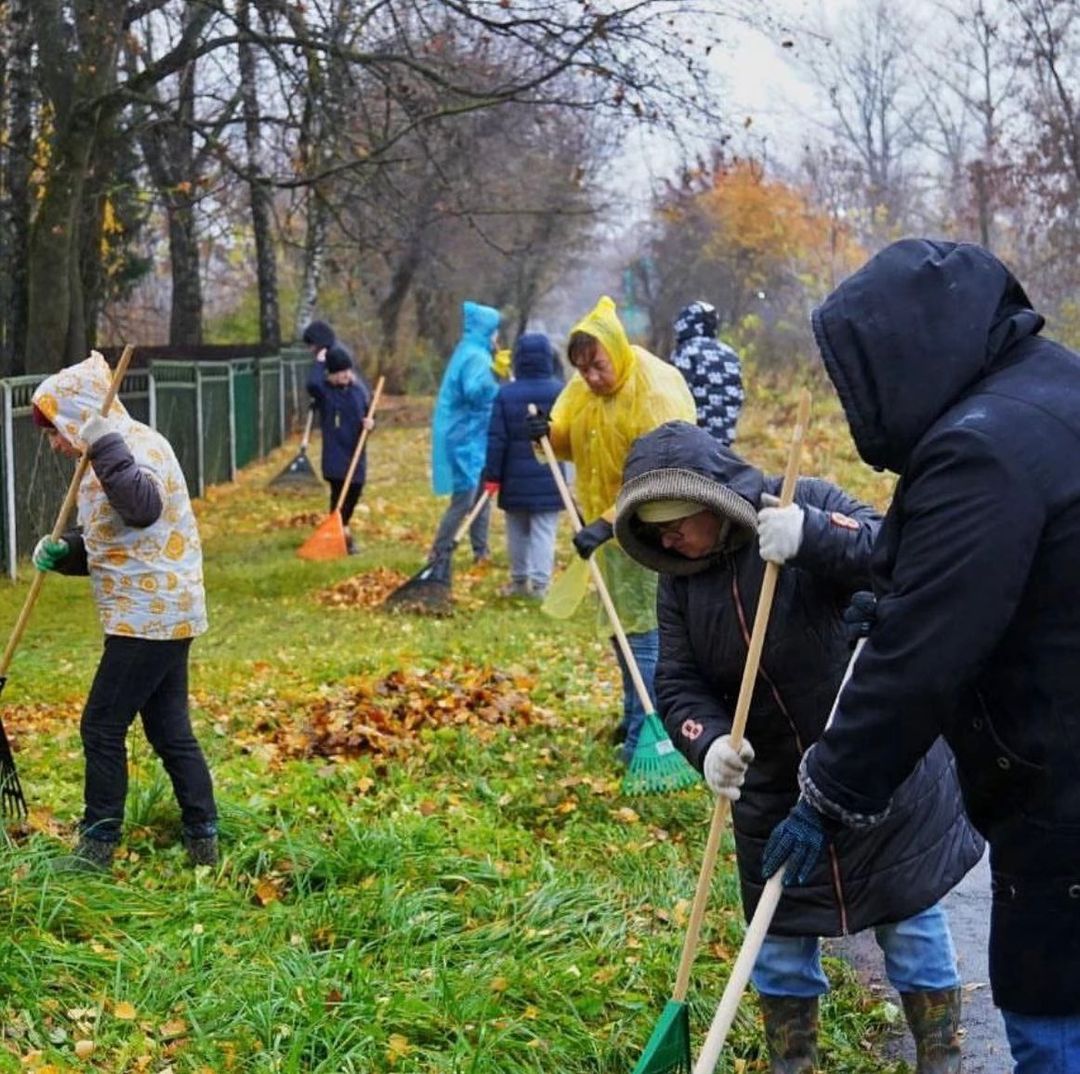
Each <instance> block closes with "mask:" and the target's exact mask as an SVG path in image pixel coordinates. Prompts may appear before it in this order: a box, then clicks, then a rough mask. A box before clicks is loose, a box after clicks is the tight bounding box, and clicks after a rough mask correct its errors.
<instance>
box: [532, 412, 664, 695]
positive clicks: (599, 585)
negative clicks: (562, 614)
mask: <svg viewBox="0 0 1080 1074" xmlns="http://www.w3.org/2000/svg"><path fill="white" fill-rule="evenodd" d="M529 413H530V414H537V413H539V411H538V410H537V408H536V404H535V403H530V404H529ZM540 446H541V447H542V448H543V449H544V457H545V458H546V459H547V463H548V466H549V467H550V468H551V476H552V477H553V478H555V484H556V485H557V486H558V487H559V495H560V496H562V501H563V506H564V507H565V508H566V513H567V514H568V515H569V516H570V525H571V526H573V528H574V532H575V533H578V532H580V531H581V529H582V528H583V527H582V525H581V519H580V518H578V513H577V508H576V507H575V506H574V498H573V496H571V495H570V489H569V488H567V485H566V478H565V477H563V473H562V470H561V469H560V467H559V460H558V459H556V458H555V452H554V450H553V449H552V447H551V441H550V440H548V438H547V437H546V436H544V437H541V438H540ZM588 563H589V572H590V574H592V580H593V585H595V586H596V591H597V593H599V594H600V602H601V603H602V604H603V605H604V610H605V611H606V612H607V615H608V619H609V620H610V621H611V629H612V630H613V631H614V632H615V640H616V642H617V643H618V646H619V651H620V652H621V653H622V655H623V660H625V661H626V666H627V668H629V669H630V678H631V679H633V681H634V689H635V690H637V695H638V699H639V700H640V701H641V704H642V707H643V708H644V709H645V711H646V712H653V711H654V707H653V703H652V698H650V697H649V691H648V688H647V687H646V686H645V680H644V679H643V678H642V677H641V671H640V670H639V668H638V665H637V660H635V659H634V653H633V651H632V650H631V648H630V642H628V641H627V640H626V632H625V631H624V630H623V628H622V623H621V622H620V621H619V613H618V612H617V611H616V610H615V605H614V603H613V602H612V600H611V594H610V593H609V592H608V588H607V586H606V585H605V584H604V578H603V575H602V574H601V573H600V565H599V564H598V563H597V562H596V560H595V559H594V558H593V557H592V556H589V559H588Z"/></svg>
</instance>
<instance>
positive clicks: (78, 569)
mask: <svg viewBox="0 0 1080 1074" xmlns="http://www.w3.org/2000/svg"><path fill="white" fill-rule="evenodd" d="M64 541H65V542H66V543H67V546H68V554H67V555H66V556H64V558H63V559H61V560H60V562H59V563H57V565H56V567H55V568H54V569H55V570H56V573H57V574H68V575H72V576H76V577H80V576H83V575H87V574H89V573H90V564H89V563H88V561H87V558H86V542H85V541H83V536H82V531H81V530H79V529H73V530H68V531H67V532H66V533H65V534H64Z"/></svg>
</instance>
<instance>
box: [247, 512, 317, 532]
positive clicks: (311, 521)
mask: <svg viewBox="0 0 1080 1074" xmlns="http://www.w3.org/2000/svg"><path fill="white" fill-rule="evenodd" d="M325 518H326V512H325V511H301V512H300V513H299V514H298V515H286V516H284V517H283V518H270V519H267V521H266V523H265V524H264V525H263V527H262V528H263V529H264V530H313V529H314V528H315V527H316V526H317V525H319V523H320V522H322V521H323V520H324V519H325Z"/></svg>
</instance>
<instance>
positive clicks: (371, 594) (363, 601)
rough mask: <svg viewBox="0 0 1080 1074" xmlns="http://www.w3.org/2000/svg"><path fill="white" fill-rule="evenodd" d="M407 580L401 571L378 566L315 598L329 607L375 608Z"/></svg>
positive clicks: (347, 579)
mask: <svg viewBox="0 0 1080 1074" xmlns="http://www.w3.org/2000/svg"><path fill="white" fill-rule="evenodd" d="M405 580H406V576H405V575H404V574H402V573H401V572H400V571H394V570H390V569H389V568H388V567H376V568H375V570H373V571H367V572H366V573H364V574H356V575H353V577H351V578H346V579H344V580H343V581H341V582H338V583H337V584H336V585H332V586H331V587H330V588H329V589H324V590H322V591H321V592H319V593H317V594H316V595H315V599H316V600H317V601H318V602H319V603H320V604H325V605H326V606H327V607H329V608H375V607H378V605H380V604H382V602H383V601H384V600H386V598H387V597H388V596H389V595H390V594H391V593H392V592H393V591H394V590H395V589H397V588H398V586H400V585H401V584H402V583H403V582H404V581H405Z"/></svg>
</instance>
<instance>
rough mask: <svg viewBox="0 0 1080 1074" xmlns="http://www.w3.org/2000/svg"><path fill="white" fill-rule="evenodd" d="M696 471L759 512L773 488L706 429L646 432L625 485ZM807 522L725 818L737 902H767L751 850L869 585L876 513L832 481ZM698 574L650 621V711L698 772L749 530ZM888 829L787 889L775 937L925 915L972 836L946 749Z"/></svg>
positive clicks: (786, 574) (813, 733) (805, 500)
mask: <svg viewBox="0 0 1080 1074" xmlns="http://www.w3.org/2000/svg"><path fill="white" fill-rule="evenodd" d="M667 469H677V470H690V471H694V472H696V473H699V474H702V475H703V476H704V477H706V478H708V479H710V480H712V481H715V482H717V483H718V484H721V485H724V486H727V487H728V488H730V489H732V490H733V491H735V492H737V493H738V494H739V495H740V496H742V497H743V498H744V499H745V500H747V501H748V502H749V503H750V504H751V505H752V506H753V507H754V508H755V509H756V508H757V507H758V506H759V504H760V500H761V494H762V492H772V493H774V494H776V493H778V492H779V487H780V479H779V478H767V477H764V476H763V475H762V474H761V472H760V471H759V470H756V469H755V468H754V467H752V466H750V465H749V464H748V463H746V462H745V461H744V460H742V459H741V458H740V457H739V456H738V455H736V454H735V453H734V452H733V451H731V450H730V449H728V448H725V447H723V446H722V445H720V444H717V443H716V441H714V440H712V439H711V438H710V437H709V436H708V435H707V434H706V433H705V432H704V431H703V430H701V429H697V428H695V427H693V426H691V425H689V424H686V423H681V422H671V423H669V424H667V425H664V426H661V427H660V428H659V429H657V430H656V431H654V432H652V433H650V434H648V435H647V436H644V437H641V438H640V439H639V440H638V441H637V442H636V443H635V445H634V447H633V449H632V450H631V453H630V455H629V457H628V459H627V463H626V467H625V471H624V478H625V480H626V481H627V482H629V481H631V480H632V479H633V478H635V477H637V476H638V475H640V474H644V473H647V472H648V471H656V470H667ZM795 502H796V503H798V504H799V505H800V506H801V507H802V508H803V510H804V512H805V519H804V525H803V539H802V544H801V546H800V548H799V553H798V555H797V556H796V557H795V558H794V559H793V560H791V561H789V563H788V564H787V565H785V567H784V568H783V569H782V570H781V572H780V576H779V579H778V583H777V589H776V596H775V600H774V604H773V609H772V614H771V617H770V627H769V631H768V633H767V635H766V638H765V646H764V651H763V653H762V659H761V668H760V671H759V675H758V682H757V685H756V689H755V691H754V696H753V701H752V703H751V707H750V714H749V720H748V722H747V728H746V737H747V738H748V739H749V741H750V742H751V744H752V745H753V747H754V750H755V751H756V756H755V759H754V761H753V763H752V764H751V765H750V769H749V771H748V773H747V777H746V783H745V784H744V786H743V792H742V797H741V799H740V800H739V801H738V802H736V803H735V804H734V806H733V809H732V815H733V820H734V828H735V840H736V847H737V851H738V862H739V873H740V878H741V881H742V894H743V907H744V910H745V912H746V915H747V917H748V918H749V917H750V916H751V914H752V913H753V910H754V907H755V906H756V905H757V900H758V898H759V896H760V894H761V887H762V879H761V854H762V851H763V849H764V845H765V841H766V840H767V839H768V837H769V834H770V832H771V831H772V829H773V828H774V827H775V825H776V824H778V823H779V822H780V821H781V820H782V819H783V818H784V817H785V816H786V815H787V813H788V811H789V810H790V809H791V807H792V806H793V805H794V804H795V802H796V800H797V799H798V795H799V787H798V768H799V761H800V758H801V757H802V754H803V752H804V751H805V750H806V748H807V747H808V746H809V745H810V744H811V743H813V742H815V741H816V740H817V738H818V736H819V735H820V734H821V732H822V730H823V728H824V727H825V722H826V720H827V719H828V716H829V712H830V709H831V708H832V703H833V699H834V698H835V696H836V691H837V689H838V687H839V684H840V681H841V678H842V676H843V673H844V669H845V668H846V666H847V663H848V659H849V657H850V650H849V647H848V644H847V641H846V639H845V637H844V634H843V630H842V626H841V614H842V612H843V609H844V608H845V606H846V605H847V603H848V601H849V599H850V597H851V594H852V593H853V592H854V591H855V590H857V589H860V588H865V587H866V586H867V584H868V581H869V561H870V548H871V544H872V542H873V539H874V536H875V534H876V532H877V529H878V515H877V514H876V513H875V512H874V510H873V509H872V508H870V507H868V506H866V505H865V504H862V503H860V502H859V501H857V500H854V499H852V498H851V497H850V496H848V495H846V494H845V493H844V492H843V491H841V490H840V489H839V488H837V487H836V486H834V485H831V484H830V483H829V482H827V481H820V480H815V479H803V480H800V481H799V482H798V484H797V486H796V492H795ZM736 544H737V547H735V549H734V550H733V551H730V552H729V553H728V554H726V555H724V556H723V557H721V558H719V559H717V560H716V561H715V562H714V563H713V564H712V566H710V567H709V568H708V569H706V570H704V571H701V572H700V573H696V574H692V575H687V576H674V575H670V574H664V575H662V576H661V580H660V591H659V598H658V615H659V621H660V660H659V663H658V665H657V670H656V678H655V684H656V685H655V688H656V698H657V706H658V709H659V711H660V714H661V716H662V717H663V720H664V724H665V726H666V727H667V730H668V733H669V734H670V735H671V738H672V741H673V742H674V743H675V745H676V746H677V747H678V748H679V749H680V750H681V751H682V752H683V753H684V754H685V755H686V757H687V758H688V760H689V761H690V762H691V763H692V764H693V765H695V766H696V767H697V768H698V769H699V770H700V769H701V768H702V766H703V764H704V759H705V754H706V753H707V751H708V748H709V746H710V745H711V744H712V742H713V741H714V740H715V739H716V738H718V737H719V736H720V735H723V734H726V733H728V732H729V731H730V730H731V720H732V715H733V713H734V709H735V701H736V698H737V696H738V692H739V684H740V682H741V679H742V671H743V665H744V663H745V662H746V653H747V648H748V645H749V639H750V630H751V627H752V624H753V619H754V612H755V609H756V607H757V600H758V594H759V592H760V589H761V582H762V578H763V576H764V571H765V564H764V562H763V561H762V559H761V557H760V555H759V554H758V547H757V539H756V536H753V535H748V539H747V538H744V539H743V540H742V541H741V542H736ZM898 803H899V805H898V808H897V809H896V811H895V812H894V814H893V815H892V816H891V817H890V819H889V820H888V821H887V822H886V823H885V824H883V825H881V826H880V827H878V828H876V829H874V830H873V831H871V832H845V833H842V834H841V835H840V836H839V837H838V838H837V840H836V841H835V844H834V846H833V847H832V848H831V850H830V854H829V855H828V856H827V858H826V859H825V860H824V861H823V862H822V863H821V865H820V866H819V867H818V868H817V870H816V871H815V873H814V875H813V876H812V877H811V879H810V883H809V884H808V885H807V886H806V887H800V888H797V889H790V890H789V891H788V892H787V893H785V897H784V899H783V900H782V901H781V903H780V906H779V908H778V910H777V914H776V917H775V918H774V920H773V924H772V928H771V930H770V931H773V932H775V933H778V934H780V935H795V936H803V935H809V936H822V935H825V936H831V935H840V934H842V933H845V932H856V931H858V930H860V929H863V928H867V927H869V926H871V925H880V924H885V923H889V922H895V921H900V920H903V919H904V918H907V917H910V916H912V915H913V914H916V913H918V912H919V911H921V910H925V909H926V908H927V907H928V906H931V905H932V904H934V903H935V902H937V900H938V899H939V898H941V896H942V895H944V894H945V892H947V891H948V890H949V889H950V888H951V887H952V886H953V885H955V884H956V883H957V881H958V880H959V879H960V878H961V877H962V876H963V875H964V874H965V873H966V872H967V871H968V869H970V868H971V866H972V865H974V863H975V862H976V861H978V859H979V856H980V854H981V852H982V844H981V840H979V839H978V838H977V836H976V835H975V833H974V832H973V831H972V830H971V828H970V827H969V825H968V824H967V821H966V819H965V818H964V815H963V810H962V809H961V807H960V802H959V795H958V792H957V785H956V774H955V769H954V765H953V762H952V758H951V757H950V755H949V751H948V749H947V748H946V747H945V746H944V744H941V745H940V746H939V747H938V748H937V749H935V750H934V751H933V752H932V753H931V754H930V756H928V757H927V758H926V759H925V760H924V761H923V762H921V764H920V765H919V767H918V769H917V771H916V772H915V773H914V774H913V775H912V777H911V778H910V779H909V780H908V782H907V783H906V784H905V785H904V787H903V788H902V790H901V792H900V795H899V796H898Z"/></svg>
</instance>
